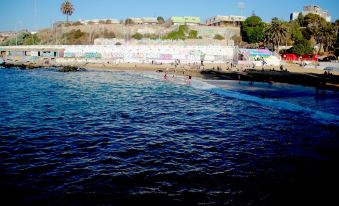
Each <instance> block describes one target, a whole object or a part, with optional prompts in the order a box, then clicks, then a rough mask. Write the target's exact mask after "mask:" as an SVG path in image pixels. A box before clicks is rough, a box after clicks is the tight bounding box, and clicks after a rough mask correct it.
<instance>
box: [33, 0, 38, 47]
mask: <svg viewBox="0 0 339 206" xmlns="http://www.w3.org/2000/svg"><path fill="white" fill-rule="evenodd" d="M37 19H38V4H37V0H34V29H35V32H37ZM33 35H34V34H32V38H33V45H34V44H35V38H34V36H33Z"/></svg>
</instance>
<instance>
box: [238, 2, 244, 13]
mask: <svg viewBox="0 0 339 206" xmlns="http://www.w3.org/2000/svg"><path fill="white" fill-rule="evenodd" d="M238 8H239V9H240V15H241V16H243V11H244V8H245V3H244V2H242V1H239V2H238Z"/></svg>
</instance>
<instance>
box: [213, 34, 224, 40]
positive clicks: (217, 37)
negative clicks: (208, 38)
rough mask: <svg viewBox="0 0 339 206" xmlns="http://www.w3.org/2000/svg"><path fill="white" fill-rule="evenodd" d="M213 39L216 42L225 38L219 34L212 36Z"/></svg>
mask: <svg viewBox="0 0 339 206" xmlns="http://www.w3.org/2000/svg"><path fill="white" fill-rule="evenodd" d="M214 39H217V40H224V39H225V38H224V37H223V36H222V35H220V34H216V35H215V36H214Z"/></svg>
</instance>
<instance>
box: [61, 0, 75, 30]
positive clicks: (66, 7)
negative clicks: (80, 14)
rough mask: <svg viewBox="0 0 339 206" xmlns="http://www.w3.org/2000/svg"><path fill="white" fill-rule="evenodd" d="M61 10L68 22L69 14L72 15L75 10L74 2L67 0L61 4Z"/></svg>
mask: <svg viewBox="0 0 339 206" xmlns="http://www.w3.org/2000/svg"><path fill="white" fill-rule="evenodd" d="M60 10H61V13H62V14H64V15H66V23H67V24H68V16H72V14H73V12H74V6H73V4H72V3H71V2H70V1H68V0H66V1H64V2H63V3H62V4H61V7H60Z"/></svg>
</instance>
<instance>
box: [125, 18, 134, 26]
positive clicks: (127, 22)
mask: <svg viewBox="0 0 339 206" xmlns="http://www.w3.org/2000/svg"><path fill="white" fill-rule="evenodd" d="M130 24H133V20H132V19H130V18H128V19H126V21H125V25H130Z"/></svg>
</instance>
